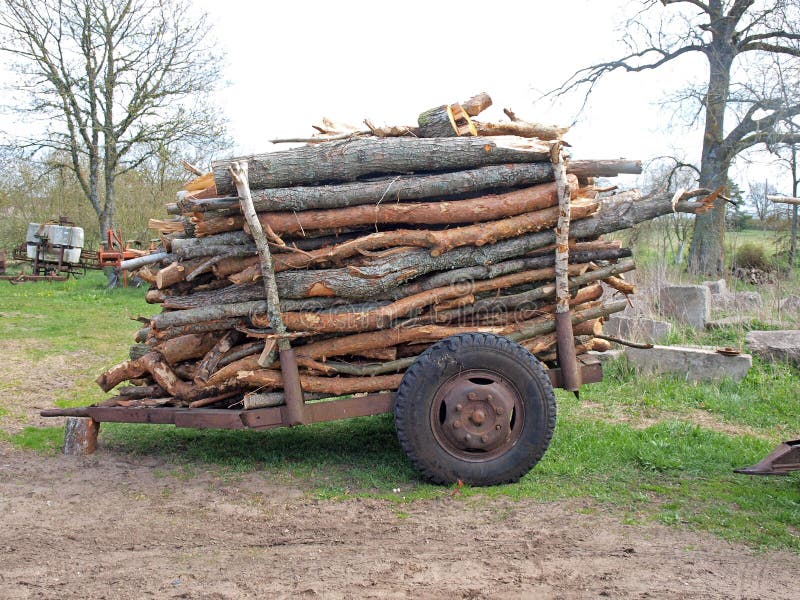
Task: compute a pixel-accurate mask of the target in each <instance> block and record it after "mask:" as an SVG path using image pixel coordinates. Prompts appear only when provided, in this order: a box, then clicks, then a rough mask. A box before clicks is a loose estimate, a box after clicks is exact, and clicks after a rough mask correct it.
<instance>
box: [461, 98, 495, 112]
mask: <svg viewBox="0 0 800 600" xmlns="http://www.w3.org/2000/svg"><path fill="white" fill-rule="evenodd" d="M491 105H492V98H491V96H489V94H487V93H486V92H481V93H480V94H476V95H474V96H473V97H472V98H470V99H469V100H464V102H461V108H463V109H464V112H465V113H467V114H468V115H469V116H470V117H477V116H478V115H479V114H480V113H482V112H483V111H485V110H486V109H487V108H489V107H490V106H491Z"/></svg>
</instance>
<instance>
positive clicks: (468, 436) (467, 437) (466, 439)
mask: <svg viewBox="0 0 800 600" xmlns="http://www.w3.org/2000/svg"><path fill="white" fill-rule="evenodd" d="M471 439H472V437H471V436H470V435H469V434H468V433H465V434H464V441H465V442H468V441H470V440H471Z"/></svg>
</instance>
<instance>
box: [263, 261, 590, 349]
mask: <svg viewBox="0 0 800 600" xmlns="http://www.w3.org/2000/svg"><path fill="white" fill-rule="evenodd" d="M585 268H586V267H585V266H581V265H573V266H572V269H573V271H574V273H575V274H578V273H580V272H582V271H583V270H585ZM553 274H554V271H553V269H552V268H548V269H539V270H531V271H522V272H520V273H514V274H511V275H505V276H503V277H497V278H495V279H489V280H486V281H479V282H475V283H473V286H472V292H473V293H483V292H488V291H490V290H500V289H503V288H507V287H511V286H514V285H519V284H522V283H530V282H532V281H542V280H546V279H551V278H552V277H553ZM462 295H463V292H462V291H461V290H459V289H458V288H457V287H452V286H447V287H441V288H436V289H433V290H429V291H424V292H420V293H418V294H415V295H413V296H408V297H406V298H402V299H400V300H397V301H396V302H393V303H392V304H389V305H388V306H383V307H380V308H376V309H373V310H370V311H365V312H346V313H338V314H320V313H302V312H285V313H282V314H281V317H282V318H283V320H284V323H285V325H286V327H287V329H289V330H290V331H313V332H315V333H342V332H354V331H369V330H374V329H383V328H386V327H389V326H391V325H392V323H393V322H394V321H395V320H396V319H398V318H400V317H404V316H406V315H408V314H410V313H411V312H412V311H414V310H417V309H420V308H424V307H426V306H430V305H431V304H434V303H436V302H438V301H441V300H447V299H451V298H456V297H459V296H462ZM250 320H251V322H252V323H253V325H255V326H256V327H267V326H269V324H270V323H269V320H268V319H265V318H264V316H263V315H258V314H254V315H251V317H250Z"/></svg>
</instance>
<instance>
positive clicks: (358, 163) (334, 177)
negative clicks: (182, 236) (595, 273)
mask: <svg viewBox="0 0 800 600" xmlns="http://www.w3.org/2000/svg"><path fill="white" fill-rule="evenodd" d="M549 152H550V145H549V143H547V142H540V141H538V140H527V139H525V138H517V137H511V136H509V137H499V138H480V137H463V138H431V139H428V138H402V137H400V138H378V139H350V140H345V141H341V142H326V143H323V144H316V145H313V146H303V147H300V148H294V149H292V150H285V151H283V152H272V153H269V154H260V155H254V156H248V157H241V158H233V159H229V160H218V161H214V162H213V163H212V169H213V172H214V181H215V183H216V188H217V191H218V192H219V193H220V194H229V193H232V192H235V191H236V187H235V185H234V183H233V180H232V179H231V176H230V173H229V172H228V167H229V166H230V165H231V164H232V163H234V162H238V161H241V160H247V162H248V164H249V165H250V170H249V180H250V187H251V188H252V189H262V188H280V187H286V186H293V185H304V184H311V183H314V184H316V183H325V182H334V181H354V180H356V179H358V178H359V177H364V176H366V175H382V174H392V173H408V172H413V171H455V170H461V169H473V168H475V167H482V166H486V165H498V164H504V163H530V162H537V161H542V160H546V159H547V157H548V156H549Z"/></svg>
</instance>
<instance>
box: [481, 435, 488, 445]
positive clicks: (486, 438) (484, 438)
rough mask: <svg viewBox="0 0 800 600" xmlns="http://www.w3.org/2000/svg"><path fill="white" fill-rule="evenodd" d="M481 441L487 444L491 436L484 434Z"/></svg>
mask: <svg viewBox="0 0 800 600" xmlns="http://www.w3.org/2000/svg"><path fill="white" fill-rule="evenodd" d="M481 441H482V442H483V443H484V444H485V443H486V442H488V441H489V436H488V435H482V436H481Z"/></svg>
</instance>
